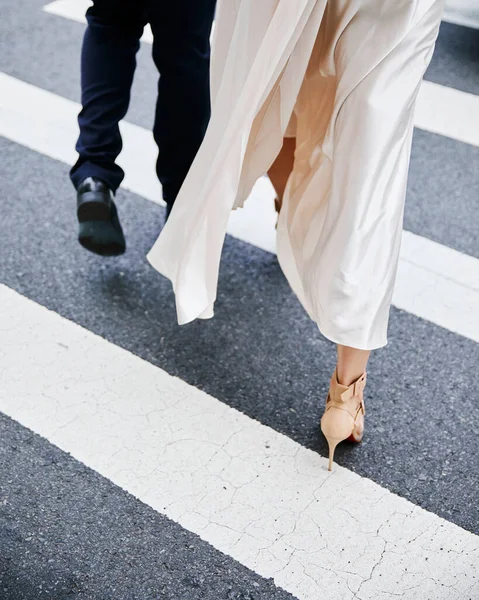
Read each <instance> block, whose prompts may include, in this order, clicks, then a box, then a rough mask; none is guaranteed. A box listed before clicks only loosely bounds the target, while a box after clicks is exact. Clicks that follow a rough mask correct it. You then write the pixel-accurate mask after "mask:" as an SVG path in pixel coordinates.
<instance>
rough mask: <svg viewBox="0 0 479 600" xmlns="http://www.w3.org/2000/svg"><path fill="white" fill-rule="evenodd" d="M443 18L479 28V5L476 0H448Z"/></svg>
mask: <svg viewBox="0 0 479 600" xmlns="http://www.w3.org/2000/svg"><path fill="white" fill-rule="evenodd" d="M443 20H444V21H447V22H448V23H454V24H455V25H463V26H464V27H472V28H473V29H479V5H478V4H477V2H475V1H474V0H447V1H446V8H445V11H444V17H443Z"/></svg>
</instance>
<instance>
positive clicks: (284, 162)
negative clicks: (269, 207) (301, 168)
mask: <svg viewBox="0 0 479 600" xmlns="http://www.w3.org/2000/svg"><path fill="white" fill-rule="evenodd" d="M295 150H296V138H290V137H288V138H284V142H283V147H282V148H281V152H280V153H279V154H278V156H277V157H276V160H275V161H274V163H273V164H272V165H271V168H270V169H269V171H268V177H269V179H270V181H271V183H272V184H273V187H274V191H275V192H276V210H277V211H278V212H279V211H280V209H281V205H282V203H283V196H284V192H285V190H286V184H287V183H288V179H289V176H290V175H291V171H292V170H293V165H294V152H295Z"/></svg>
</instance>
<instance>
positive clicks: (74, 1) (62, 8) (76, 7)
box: [43, 0, 153, 44]
mask: <svg viewBox="0 0 479 600" xmlns="http://www.w3.org/2000/svg"><path fill="white" fill-rule="evenodd" d="M91 4H92V3H91V2H90V1H89V0H55V1H54V2H50V3H49V4H47V5H46V6H44V7H43V10H44V11H45V12H47V13H50V14H52V15H57V16H59V17H63V18H65V19H70V20H71V21H77V22H78V23H86V19H85V13H86V11H87V10H88V8H89V7H90V6H91ZM141 39H142V41H144V42H147V43H148V44H152V43H153V34H152V32H151V28H150V26H149V25H147V26H146V27H145V32H144V33H143V37H142V38H141Z"/></svg>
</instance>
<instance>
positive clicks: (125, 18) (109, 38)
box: [70, 0, 146, 192]
mask: <svg viewBox="0 0 479 600" xmlns="http://www.w3.org/2000/svg"><path fill="white" fill-rule="evenodd" d="M143 6H144V3H143V2H142V1H141V0H95V1H94V5H93V6H92V7H91V8H90V9H89V10H88V12H87V20H88V27H87V30H86V32H85V37H84V41H83V49H82V56H81V86H82V106H83V108H82V111H81V112H80V115H79V117H78V123H79V125H80V136H79V138H78V142H77V145H76V149H77V152H78V153H79V155H80V156H79V159H78V161H77V163H76V164H75V166H74V167H73V168H72V170H71V173H70V176H71V179H72V182H73V184H74V186H75V187H76V188H78V187H79V185H80V184H81V182H82V181H83V180H84V179H85V178H87V177H98V178H99V179H101V180H102V181H103V182H104V183H106V184H107V186H108V187H109V188H110V189H111V190H112V191H113V192H115V191H116V189H117V188H118V187H119V185H120V183H121V182H122V180H123V177H124V173H123V171H122V170H121V168H120V167H119V166H118V165H116V164H115V160H116V158H117V156H118V154H119V153H120V151H121V147H122V141H121V136H120V131H119V128H118V123H119V121H120V120H121V119H122V118H123V117H124V116H125V114H126V112H127V110H128V105H129V102H130V89H131V84H132V81H133V74H134V72H135V67H136V53H137V51H138V48H139V46H140V37H141V35H142V33H143V28H144V25H145V23H146V21H145V15H144V8H143Z"/></svg>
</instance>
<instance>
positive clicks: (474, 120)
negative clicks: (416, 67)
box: [416, 81, 479, 146]
mask: <svg viewBox="0 0 479 600" xmlns="http://www.w3.org/2000/svg"><path fill="white" fill-rule="evenodd" d="M416 126H417V127H419V128H420V129H424V130H426V131H431V132H432V133H439V134H440V135H444V136H446V137H449V138H452V139H454V140H458V141H460V142H465V143H467V144H472V145H473V146H479V96H475V95H474V94H468V93H467V92H461V91H459V90H456V89H454V88H449V87H445V86H443V85H439V84H438V83H431V82H430V81H424V82H423V85H422V86H421V90H420V92H419V96H418V101H417V106H416Z"/></svg>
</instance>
